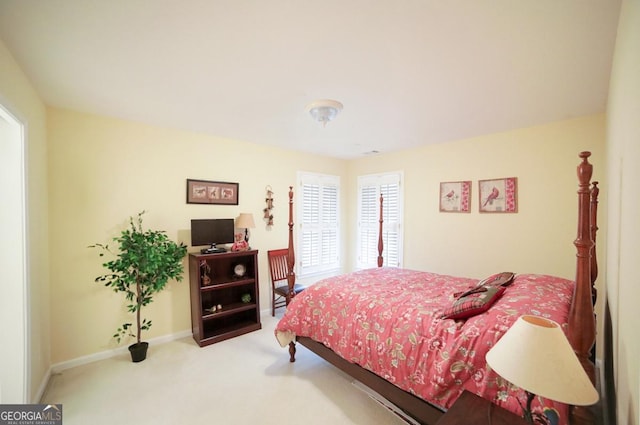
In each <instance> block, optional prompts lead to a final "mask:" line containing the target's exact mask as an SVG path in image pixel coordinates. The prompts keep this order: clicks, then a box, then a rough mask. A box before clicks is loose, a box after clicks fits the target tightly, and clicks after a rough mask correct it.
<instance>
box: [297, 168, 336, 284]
mask: <svg viewBox="0 0 640 425" xmlns="http://www.w3.org/2000/svg"><path fill="white" fill-rule="evenodd" d="M340 180H341V179H340V176H336V175H330V174H321V173H314V172H308V171H299V172H298V175H297V181H298V196H297V199H298V201H297V202H296V217H297V223H296V230H297V231H296V247H298V249H297V250H296V275H297V276H298V277H308V276H313V275H318V274H326V273H334V272H336V271H338V270H340V268H341V264H342V257H341V252H340V217H341V205H340V191H341V181H340ZM305 185H317V186H319V193H318V199H317V200H316V202H317V203H318V204H317V205H318V207H317V208H318V211H317V212H316V213H317V214H318V215H319V219H318V221H317V222H316V223H309V222H305V208H307V205H306V194H305ZM325 190H327V191H330V190H335V194H334V196H331V198H332V202H333V203H334V204H335V209H334V210H331V211H328V210H327V208H326V205H325V201H326V200H327V199H326V198H325V197H324V195H323V192H324V191H325ZM330 202H331V201H330ZM327 213H328V215H329V217H328V220H325V218H327ZM309 228H311V230H308V229H309ZM309 232H315V233H316V234H315V235H313V236H315V237H317V238H319V241H318V242H317V244H318V245H316V246H315V248H316V249H317V250H318V252H319V255H320V257H319V258H317V259H316V260H317V261H318V263H316V264H305V261H306V258H307V257H306V256H307V253H306V252H305V250H306V248H307V245H306V244H305V237H307V236H308V233H309ZM325 232H332V234H333V237H331V236H329V238H330V240H328V241H326V240H325V238H326V237H327V236H323V235H325V234H326V233H325ZM326 243H328V244H333V246H328V247H327V249H328V250H329V252H328V254H327V256H326V257H324V258H323V254H322V252H323V246H325V247H326V246H327V245H323V244H326ZM314 245H315V244H314ZM333 254H335V257H334V258H333V259H331V257H332V256H333Z"/></svg>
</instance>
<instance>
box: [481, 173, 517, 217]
mask: <svg viewBox="0 0 640 425" xmlns="http://www.w3.org/2000/svg"><path fill="white" fill-rule="evenodd" d="M478 192H479V193H480V205H479V209H480V212H481V213H485V212H486V213H516V212H518V179H517V178H516V177H507V178H503V179H493V180H479V181H478Z"/></svg>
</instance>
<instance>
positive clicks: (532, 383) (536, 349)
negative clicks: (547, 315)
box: [486, 316, 598, 406]
mask: <svg viewBox="0 0 640 425" xmlns="http://www.w3.org/2000/svg"><path fill="white" fill-rule="evenodd" d="M486 360H487V363H488V364H489V366H491V368H492V369H493V370H495V371H496V372H497V373H498V374H499V375H500V376H502V377H503V378H504V379H506V380H508V381H509V382H511V383H512V384H514V385H517V386H518V387H520V388H522V389H523V390H526V391H529V392H530V393H532V394H536V395H539V396H541V397H544V398H548V399H550V400H555V401H559V402H561V403H566V404H572V405H575V406H587V405H590V404H594V403H595V402H597V401H598V392H597V391H596V389H595V388H594V386H593V384H592V383H591V380H590V379H589V377H588V376H587V374H586V372H585V371H584V369H583V368H582V365H581V364H580V361H579V360H578V357H577V356H576V354H575V353H574V352H573V349H572V348H571V345H570V344H569V341H568V340H567V337H566V336H565V335H564V332H563V331H562V329H561V328H560V325H558V324H557V323H556V322H554V321H552V320H548V319H544V318H542V317H538V316H522V317H520V318H518V320H516V322H515V323H514V324H513V326H512V327H511V328H510V329H509V330H508V331H507V332H506V333H505V334H504V335H503V336H502V338H500V340H499V341H498V342H497V343H496V345H495V346H494V347H493V348H492V349H491V350H489V352H488V353H487V357H486Z"/></svg>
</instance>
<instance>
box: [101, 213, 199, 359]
mask: <svg viewBox="0 0 640 425" xmlns="http://www.w3.org/2000/svg"><path fill="white" fill-rule="evenodd" d="M144 213H145V211H142V212H141V213H139V214H138V216H137V219H135V220H134V218H133V217H129V228H127V229H125V230H123V231H122V232H121V233H120V236H118V237H115V238H113V241H114V242H116V243H117V244H118V250H117V252H114V251H112V250H111V249H110V248H109V245H107V244H95V245H91V246H90V247H89V248H98V249H99V250H100V256H101V257H102V256H104V255H105V254H106V253H108V254H111V255H114V256H115V259H113V260H111V261H107V262H105V263H103V264H102V266H103V267H104V268H106V269H107V270H109V273H107V274H104V275H101V276H98V277H96V278H95V282H98V283H102V284H104V286H106V287H108V288H111V289H113V291H115V292H121V293H123V294H124V296H125V299H126V300H127V303H128V304H127V310H128V311H129V313H134V314H135V316H136V321H135V326H134V325H133V324H132V323H131V322H128V323H124V324H122V325H121V326H120V327H119V328H118V330H117V331H116V333H115V334H114V335H113V337H114V338H115V339H116V340H117V341H118V343H120V341H121V340H122V339H123V338H125V337H127V336H129V337H132V338H135V339H136V342H135V343H134V344H132V345H130V346H129V351H130V352H131V360H132V361H133V362H140V361H142V360H144V359H145V358H146V353H147V347H148V345H149V344H148V343H147V342H143V341H142V340H141V335H142V331H147V330H149V329H150V328H151V320H147V319H146V318H142V317H141V310H142V307H144V306H146V305H148V304H149V303H151V302H152V301H153V296H154V295H155V294H156V293H157V292H160V291H162V290H163V289H164V288H165V286H166V284H167V282H168V281H169V280H175V281H178V282H179V281H181V280H182V272H183V267H182V259H183V257H184V256H185V255H186V253H187V247H186V245H184V244H183V243H180V244H179V245H178V244H176V243H175V242H173V241H172V240H170V239H169V237H168V236H167V234H166V232H164V231H159V230H144V229H143V228H142V215H143V214H144Z"/></svg>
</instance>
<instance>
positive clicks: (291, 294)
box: [286, 186, 296, 305]
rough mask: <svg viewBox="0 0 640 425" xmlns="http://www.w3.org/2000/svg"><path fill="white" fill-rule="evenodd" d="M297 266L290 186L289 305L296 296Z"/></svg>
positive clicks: (291, 188)
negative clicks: (295, 268)
mask: <svg viewBox="0 0 640 425" xmlns="http://www.w3.org/2000/svg"><path fill="white" fill-rule="evenodd" d="M295 264H296V254H295V252H294V250H293V186H289V253H288V255H287V283H288V284H289V291H288V292H287V300H286V303H287V305H288V304H289V303H290V302H291V299H292V298H293V297H295V295H296V294H295V291H294V290H293V288H294V286H295V284H296V272H295V270H294V266H295Z"/></svg>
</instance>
